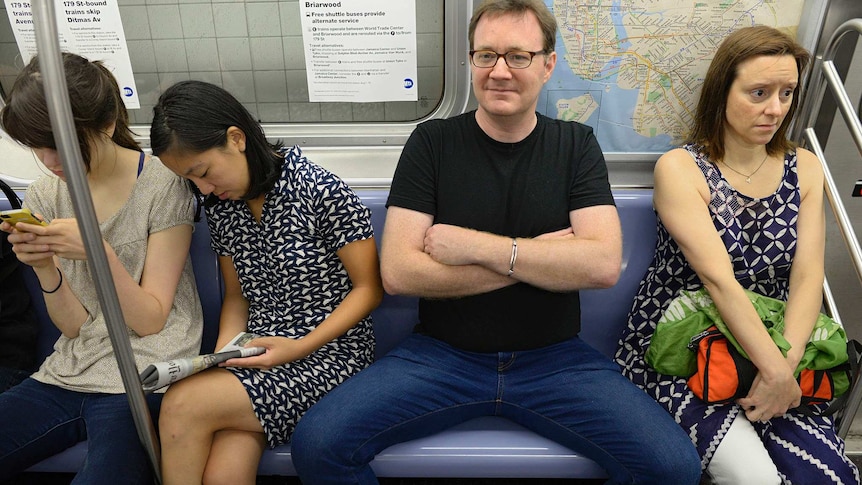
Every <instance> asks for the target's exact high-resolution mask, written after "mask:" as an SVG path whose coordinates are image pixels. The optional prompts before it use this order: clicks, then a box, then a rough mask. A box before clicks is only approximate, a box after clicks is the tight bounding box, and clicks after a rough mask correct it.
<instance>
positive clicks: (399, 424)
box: [291, 335, 700, 485]
mask: <svg viewBox="0 0 862 485" xmlns="http://www.w3.org/2000/svg"><path fill="white" fill-rule="evenodd" d="M487 415H495V416H502V417H505V418H508V419H510V420H512V421H514V422H516V423H519V424H521V425H522V426H524V427H526V428H529V429H531V430H533V431H534V432H536V433H538V434H540V435H543V436H545V437H547V438H549V439H552V440H554V441H556V442H558V443H560V444H563V445H565V446H566V447H568V448H571V449H572V450H574V451H577V452H578V453H582V454H583V455H585V456H587V457H588V458H590V459H592V460H594V461H595V462H597V463H598V464H599V465H601V466H602V467H603V468H605V470H607V472H608V474H609V475H610V480H609V482H608V483H615V484H616V483H620V484H622V483H638V484H646V483H653V484H661V485H667V484H671V483H672V484H675V485H684V484H697V483H698V482H699V480H700V457H699V456H698V454H697V452H696V451H695V448H694V445H692V443H691V440H690V439H689V438H688V436H686V434H685V433H684V432H683V430H682V428H681V427H680V426H679V425H678V424H677V423H676V422H675V421H674V420H673V419H672V418H671V416H670V415H669V414H668V413H667V411H665V410H664V409H662V408H661V407H660V406H659V405H658V404H657V403H656V402H655V401H654V400H653V399H652V398H650V397H649V396H647V394H646V393H644V392H643V391H641V390H640V389H638V388H637V387H635V385H634V384H632V383H631V382H630V381H629V380H628V379H626V378H625V377H623V376H622V375H621V374H620V372H619V369H618V368H617V367H616V365H615V364H613V362H611V361H610V360H609V359H608V358H607V357H605V356H604V355H602V354H601V353H599V352H598V351H597V350H595V349H593V348H592V347H590V346H589V345H587V344H586V343H584V342H583V341H582V340H580V339H577V338H575V339H571V340H568V341H565V342H562V343H559V344H555V345H551V346H548V347H545V348H542V349H537V350H530V351H519V352H499V353H487V354H485V353H473V352H465V351H461V350H458V349H455V348H453V347H451V346H449V345H447V344H445V343H443V342H441V341H439V340H436V339H433V338H430V337H425V336H421V335H412V336H410V337H408V338H407V340H405V341H404V342H403V343H402V344H401V345H399V346H398V347H397V348H395V349H394V350H392V351H391V352H389V353H388V354H387V355H386V356H384V357H383V358H381V359H380V360H378V361H377V362H375V363H374V364H372V365H371V366H370V367H368V368H367V369H365V370H363V371H361V372H360V373H359V374H357V375H355V376H353V377H351V378H350V379H348V380H347V381H346V382H344V383H343V384H341V385H340V386H338V387H336V388H335V389H334V390H332V391H331V392H330V393H329V394H327V395H326V396H324V397H323V399H321V400H320V401H319V402H318V403H317V404H315V405H314V406H312V407H311V409H310V410H309V411H308V412H307V413H306V414H305V415H304V416H303V417H302V418H301V419H300V420H299V424H298V425H297V427H296V430H295V432H294V434H293V437H292V439H291V453H292V456H293V463H294V465H295V467H296V470H297V472H298V474H299V477H300V478H301V480H302V483H303V484H305V485H317V484H348V483H351V484H375V483H377V478H376V477H375V476H374V472H373V471H372V469H371V467H370V466H369V464H368V463H369V462H370V461H371V460H372V459H373V458H374V456H375V455H376V454H377V453H378V452H380V451H382V450H383V449H385V448H387V447H389V446H391V445H393V444H396V443H399V442H403V441H407V440H412V439H416V438H419V437H422V436H428V435H431V434H433V433H435V432H437V431H439V430H441V429H444V428H448V427H451V426H453V425H455V424H458V423H461V422H463V421H466V420H468V419H471V418H475V417H479V416H487ZM657 445H658V446H657Z"/></svg>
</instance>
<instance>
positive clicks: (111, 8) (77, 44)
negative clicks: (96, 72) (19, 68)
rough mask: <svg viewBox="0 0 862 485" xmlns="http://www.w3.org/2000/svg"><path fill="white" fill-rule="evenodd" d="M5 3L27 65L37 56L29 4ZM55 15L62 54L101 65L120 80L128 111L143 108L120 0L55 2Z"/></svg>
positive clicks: (11, 0) (12, 0) (16, 40)
mask: <svg viewBox="0 0 862 485" xmlns="http://www.w3.org/2000/svg"><path fill="white" fill-rule="evenodd" d="M36 1H44V0H36ZM5 3H6V13H7V14H9V23H10V24H11V25H12V30H13V31H14V32H15V42H16V43H17V44H18V50H19V51H21V58H22V59H23V60H24V63H25V64H26V63H28V62H30V58H31V57H33V56H34V55H35V54H36V30H35V27H34V25H33V11H32V10H31V9H30V1H26V2H22V1H15V0H5ZM54 15H55V16H56V17H57V31H58V33H59V36H60V50H61V51H64V52H73V53H75V54H78V55H80V56H83V57H86V58H87V59H90V60H91V61H102V62H103V63H104V64H105V67H107V68H108V70H109V71H111V73H113V74H114V77H115V78H116V79H117V84H119V86H120V92H121V93H122V94H123V101H125V104H126V108H129V109H132V108H140V107H141V105H140V103H139V101H138V90H137V89H136V88H135V77H134V74H133V73H132V63H131V61H130V60H129V49H128V46H127V45H126V34H125V33H124V32H123V23H122V21H121V20H120V9H119V7H118V6H117V0H54Z"/></svg>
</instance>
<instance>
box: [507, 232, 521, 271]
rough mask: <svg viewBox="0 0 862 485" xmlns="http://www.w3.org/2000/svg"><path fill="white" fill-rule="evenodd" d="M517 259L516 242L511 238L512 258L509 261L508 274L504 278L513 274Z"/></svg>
mask: <svg viewBox="0 0 862 485" xmlns="http://www.w3.org/2000/svg"><path fill="white" fill-rule="evenodd" d="M517 259H518V241H517V240H516V239H515V238H512V257H511V258H510V259H509V272H508V273H507V274H506V276H512V275H513V274H514V273H515V261H516V260H517Z"/></svg>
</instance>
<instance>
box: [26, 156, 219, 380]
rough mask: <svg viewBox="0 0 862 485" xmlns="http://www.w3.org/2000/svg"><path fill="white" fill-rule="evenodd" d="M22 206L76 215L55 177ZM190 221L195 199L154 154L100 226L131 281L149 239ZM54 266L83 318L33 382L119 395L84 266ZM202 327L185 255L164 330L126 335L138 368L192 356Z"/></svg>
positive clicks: (39, 183)
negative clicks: (84, 312)
mask: <svg viewBox="0 0 862 485" xmlns="http://www.w3.org/2000/svg"><path fill="white" fill-rule="evenodd" d="M24 205H25V206H26V207H28V208H29V209H30V210H32V211H33V212H38V213H41V214H43V215H45V216H46V217H47V218H48V219H49V220H52V219H56V218H73V217H75V213H74V211H73V209H72V201H71V199H70V197H69V191H68V188H67V186H66V183H65V182H63V181H62V180H60V179H59V178H58V177H56V176H54V175H45V176H43V177H40V178H39V179H38V180H36V181H35V182H33V183H32V184H31V185H30V187H29V188H28V189H27V194H26V197H25V200H24ZM193 218H194V201H193V197H192V194H191V191H190V190H189V188H188V185H187V184H186V182H185V181H184V180H183V179H181V178H180V177H178V176H177V175H175V174H174V173H173V172H171V171H170V170H168V169H167V168H165V166H164V165H162V163H161V161H160V160H159V159H158V158H156V157H152V158H150V160H149V161H147V162H146V163H145V164H144V166H143V170H142V171H141V173H140V175H139V176H138V179H137V181H136V182H135V185H134V187H133V188H132V191H131V194H130V195H129V199H128V200H127V201H126V203H125V205H123V207H122V208H121V209H120V210H119V211H117V213H116V214H114V215H113V216H112V217H111V218H110V219H108V220H107V221H104V222H103V223H101V224H100V225H99V227H100V229H101V231H102V237H103V238H104V239H105V240H106V241H107V242H108V244H110V245H111V247H112V248H113V250H114V252H115V253H116V254H117V257H118V258H119V260H120V261H121V262H122V263H123V266H125V268H126V270H127V271H128V272H129V274H130V275H131V276H132V278H133V279H134V280H136V281H140V279H141V274H142V273H143V270H144V261H145V259H146V255H147V242H148V238H149V236H150V235H151V234H153V233H156V232H159V231H162V230H165V229H169V228H171V227H175V226H177V225H179V224H190V225H191V224H193ZM60 267H61V269H62V270H63V276H64V278H65V279H66V280H67V281H68V283H69V285H70V286H71V288H72V291H73V292H74V293H75V295H76V296H77V297H78V300H79V301H80V302H81V304H82V305H83V306H84V308H86V310H87V312H88V314H89V318H87V321H86V322H85V323H84V324H83V326H82V327H81V330H80V333H79V335H78V336H77V337H76V338H71V339H70V338H67V337H65V336H63V335H61V336H60V338H59V339H58V340H57V342H56V343H55V344H54V352H53V353H52V354H51V355H49V356H48V358H47V359H45V362H44V363H43V364H42V366H41V367H40V368H39V370H38V371H37V372H36V373H35V374H33V378H34V379H36V380H38V381H40V382H43V383H46V384H52V385H56V386H59V387H63V388H65V389H70V390H74V391H80V392H101V393H122V392H124V388H123V384H122V381H121V378H120V372H119V367H118V365H117V362H116V359H115V357H114V352H113V349H112V347H111V341H110V337H109V336H108V329H107V326H106V324H105V316H104V315H103V314H102V311H101V307H100V305H99V299H98V295H97V293H96V289H95V286H94V284H93V277H92V275H91V273H90V268H89V263H88V262H87V261H79V260H70V259H60ZM202 325H203V315H202V312H201V304H200V299H199V298H198V294H197V288H196V286H195V280H194V274H193V272H192V264H191V258H187V259H186V265H185V268H184V269H183V273H182V276H181V277H180V281H179V285H178V287H177V292H176V296H175V298H174V305H173V308H172V309H171V313H170V315H169V316H168V320H167V323H166V324H165V327H164V328H163V329H162V331H161V332H159V333H157V334H153V335H148V336H146V337H140V336H138V335H137V334H135V333H134V332H133V331H132V330H130V329H129V330H128V335H129V339H130V341H131V345H132V351H133V352H134V354H135V360H136V362H137V365H138V368H139V369H143V368H145V367H146V366H147V365H149V364H152V363H154V362H160V361H164V360H169V359H174V358H177V357H190V356H194V355H197V354H198V353H199V351H200V343H201V331H202Z"/></svg>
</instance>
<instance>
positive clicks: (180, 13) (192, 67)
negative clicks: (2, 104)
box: [0, 0, 444, 125]
mask: <svg viewBox="0 0 862 485" xmlns="http://www.w3.org/2000/svg"><path fill="white" fill-rule="evenodd" d="M64 3H66V2H58V7H56V8H57V12H56V15H57V16H58V17H60V16H63V14H64V11H63V8H64V5H63V4H64ZM69 3H71V2H69ZM0 7H2V8H3V12H2V14H0V17H2V20H0V89H2V93H6V92H8V90H9V89H10V88H11V87H12V83H13V82H14V79H15V77H16V75H17V74H18V73H19V72H20V71H21V69H22V68H23V66H24V59H23V58H22V55H21V53H20V51H19V47H18V45H17V43H16V38H15V33H14V29H13V26H12V24H11V23H10V16H9V14H8V12H7V11H6V5H3V4H0ZM118 7H119V16H120V19H121V21H122V28H123V32H124V33H125V39H126V45H127V47H128V56H129V60H130V62H131V68H132V71H133V74H134V81H135V85H136V89H137V95H138V99H139V104H140V108H134V109H130V110H129V115H130V118H131V122H132V123H133V124H138V125H149V123H150V121H151V119H152V107H153V105H154V104H155V103H156V100H157V99H158V97H159V95H160V94H161V92H162V91H163V90H164V89H166V88H167V87H168V86H170V85H172V84H174V83H175V82H178V81H181V80H186V79H196V80H202V81H207V82H211V83H214V84H217V85H219V86H222V87H224V88H225V89H227V90H229V91H230V92H231V93H233V94H234V95H235V96H236V97H237V98H238V99H239V100H240V101H241V102H242V103H243V104H244V105H245V106H246V107H247V108H248V109H249V111H251V112H252V113H253V114H254V115H255V116H257V118H258V119H259V120H260V121H261V122H263V123H272V124H284V123H357V122H359V123H374V122H388V123H389V122H395V123H397V122H411V121H415V120H419V119H422V118H424V117H427V116H428V115H429V114H431V113H432V112H433V111H434V110H435V108H437V106H438V105H439V104H440V103H441V100H442V99H443V92H444V86H443V85H444V68H443V66H444V48H443V47H444V46H443V39H444V35H443V34H444V32H443V25H444V22H443V15H444V0H423V1H418V0H417V1H416V3H415V17H416V19H417V21H416V23H415V25H416V31H415V39H416V46H415V62H416V80H415V85H416V89H417V95H416V100H415V101H412V100H411V101H376V102H375V101H369V102H364V101H362V100H359V101H360V102H350V101H347V100H345V101H341V102H339V101H331V100H327V101H312V100H311V99H312V98H313V97H310V96H309V84H308V81H307V74H308V73H307V71H306V48H305V47H306V46H305V44H304V42H305V41H304V39H303V22H302V18H303V17H302V12H301V10H302V5H300V2H299V1H296V0H293V1H290V0H288V1H272V2H269V1H246V2H225V1H218V0H192V1H189V0H168V1H159V2H153V1H152V0H119V1H118ZM418 19H421V21H418ZM307 25H308V24H306V26H307ZM336 54H337V53H336Z"/></svg>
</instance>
